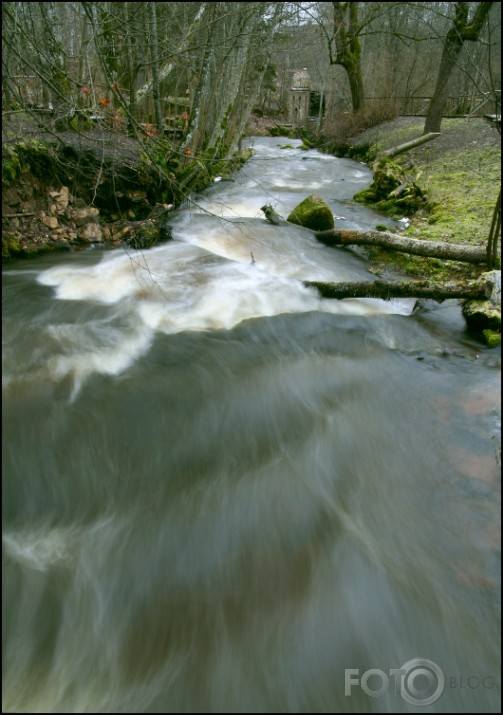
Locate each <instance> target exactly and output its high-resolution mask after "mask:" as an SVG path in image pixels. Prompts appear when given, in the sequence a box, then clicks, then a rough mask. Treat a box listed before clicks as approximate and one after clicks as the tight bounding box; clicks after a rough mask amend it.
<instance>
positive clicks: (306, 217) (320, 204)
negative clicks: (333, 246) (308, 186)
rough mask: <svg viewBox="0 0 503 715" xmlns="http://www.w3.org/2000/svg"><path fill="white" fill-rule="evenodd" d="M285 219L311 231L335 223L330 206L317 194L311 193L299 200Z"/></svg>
mask: <svg viewBox="0 0 503 715" xmlns="http://www.w3.org/2000/svg"><path fill="white" fill-rule="evenodd" d="M287 221H289V222H290V223H295V224H297V225H298V226H304V227H305V228H310V229H312V230H313V231H325V230H327V229H330V228H333V227H334V225H335V224H334V217H333V214H332V212H331V211H330V208H329V207H328V206H327V204H326V203H325V201H324V200H323V199H322V198H321V196H318V194H311V196H308V197H307V198H305V199H304V201H301V202H300V204H298V205H297V206H296V207H295V208H294V210H293V211H292V212H291V214H290V215H289V216H288V218H287Z"/></svg>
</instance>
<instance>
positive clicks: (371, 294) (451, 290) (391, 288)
mask: <svg viewBox="0 0 503 715" xmlns="http://www.w3.org/2000/svg"><path fill="white" fill-rule="evenodd" d="M304 285H305V286H307V287H309V288H317V289H318V291H319V293H320V295H321V296H322V298H336V299H338V300H342V299H343V298H381V299H383V300H390V299H391V298H429V299H431V300H436V301H439V302H441V301H443V300H448V299H453V298H466V299H469V300H486V293H485V290H484V286H483V285H481V283H480V282H478V281H467V282H466V283H458V284H450V285H449V286H444V285H442V284H440V283H435V282H434V281H415V280H409V281H395V282H393V283H388V282H386V281H372V282H370V283H367V282H359V283H324V282H320V281H304Z"/></svg>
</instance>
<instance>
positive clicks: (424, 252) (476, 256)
mask: <svg viewBox="0 0 503 715" xmlns="http://www.w3.org/2000/svg"><path fill="white" fill-rule="evenodd" d="M261 211H263V212H264V214H265V217H266V219H267V220H268V221H269V222H270V223H272V224H273V225H274V226H280V225H282V224H287V225H288V221H285V219H284V218H283V217H282V216H280V215H279V214H278V213H276V211H274V210H273V208H272V206H270V205H269V204H267V205H266V206H262V208H261ZM291 225H294V224H291ZM313 233H314V236H315V237H316V238H317V239H318V241H320V242H321V243H324V244H325V246H380V247H381V248H391V249H392V250H393V251H401V252H402V253H410V254H412V255H414V256H426V257H427V258H442V259H444V260H447V261H460V262H462V263H487V251H486V249H485V248H478V247H476V246H460V245H459V244H454V243H443V242H442V241H420V240H419V239H417V238H407V237H405V236H398V235H397V234H396V233H391V231H350V230H348V229H342V228H331V229H328V230H327V231H314V232H313Z"/></svg>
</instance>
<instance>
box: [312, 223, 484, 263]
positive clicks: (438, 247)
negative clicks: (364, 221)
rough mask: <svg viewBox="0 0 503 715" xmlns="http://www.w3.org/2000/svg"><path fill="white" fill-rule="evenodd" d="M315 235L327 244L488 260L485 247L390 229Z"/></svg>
mask: <svg viewBox="0 0 503 715" xmlns="http://www.w3.org/2000/svg"><path fill="white" fill-rule="evenodd" d="M314 235H315V236H316V238H317V239H318V241H321V243H324V244H325V245H326V246H350V245H354V246H381V247H382V248H391V249H393V250H394V251H401V252H403V253H411V254H412V255H414V256H426V257H428V258H442V259H444V260H448V261H461V262H463V263H487V252H486V249H485V248H477V247H474V246H460V245H458V244H452V243H443V242H441V241H420V240H418V239H417V238H406V237H405V236H397V235H396V234H395V233H391V232H390V231H349V230H345V229H337V228H333V229H329V230H328V231H317V232H315V234H314Z"/></svg>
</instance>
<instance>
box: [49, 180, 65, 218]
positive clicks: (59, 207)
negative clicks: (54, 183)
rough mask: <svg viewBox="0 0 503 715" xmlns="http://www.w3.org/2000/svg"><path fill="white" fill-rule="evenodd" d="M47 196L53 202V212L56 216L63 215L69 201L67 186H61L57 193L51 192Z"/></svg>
mask: <svg viewBox="0 0 503 715" xmlns="http://www.w3.org/2000/svg"><path fill="white" fill-rule="evenodd" d="M49 195H50V197H51V199H53V201H54V206H55V207H56V209H55V212H56V213H58V214H62V213H64V212H65V211H66V209H67V208H68V203H69V201H70V195H69V193H68V186H62V187H61V188H60V189H59V191H51V192H50V194H49Z"/></svg>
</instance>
